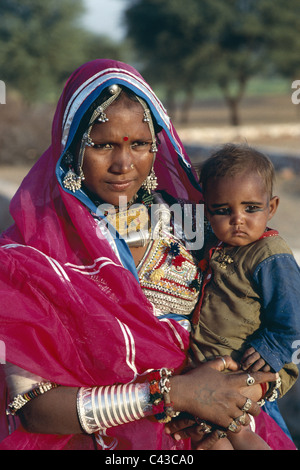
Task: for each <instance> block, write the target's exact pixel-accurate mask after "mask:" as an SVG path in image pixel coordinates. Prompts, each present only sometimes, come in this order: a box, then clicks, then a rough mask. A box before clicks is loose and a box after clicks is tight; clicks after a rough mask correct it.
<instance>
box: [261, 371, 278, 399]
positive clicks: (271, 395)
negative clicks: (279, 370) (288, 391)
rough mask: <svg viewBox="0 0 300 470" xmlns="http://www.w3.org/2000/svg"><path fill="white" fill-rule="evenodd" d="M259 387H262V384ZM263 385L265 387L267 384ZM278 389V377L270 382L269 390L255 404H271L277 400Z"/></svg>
mask: <svg viewBox="0 0 300 470" xmlns="http://www.w3.org/2000/svg"><path fill="white" fill-rule="evenodd" d="M261 385H264V384H261ZM265 385H267V384H265ZM280 387H281V378H280V376H279V375H278V377H277V379H276V381H275V382H272V384H270V387H269V389H267V390H266V393H265V394H264V395H263V396H262V398H261V400H259V401H258V402H257V403H258V405H259V406H263V405H264V404H265V402H266V401H270V402H273V401H275V400H277V398H278V396H279V388H280ZM262 390H263V387H262Z"/></svg>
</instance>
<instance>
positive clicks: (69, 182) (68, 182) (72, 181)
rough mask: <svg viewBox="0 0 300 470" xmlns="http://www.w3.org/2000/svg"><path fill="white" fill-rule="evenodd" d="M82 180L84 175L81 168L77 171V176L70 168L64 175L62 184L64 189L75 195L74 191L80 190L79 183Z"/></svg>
mask: <svg viewBox="0 0 300 470" xmlns="http://www.w3.org/2000/svg"><path fill="white" fill-rule="evenodd" d="M83 180H84V174H83V171H82V169H81V168H80V171H79V175H76V173H75V171H74V170H73V169H72V168H70V170H69V171H68V172H67V173H66V175H65V177H64V179H63V182H62V183H63V186H64V187H65V188H66V189H68V190H69V191H72V192H73V193H75V191H77V190H78V189H80V188H81V182H82V181H83Z"/></svg>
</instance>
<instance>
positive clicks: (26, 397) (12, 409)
mask: <svg viewBox="0 0 300 470" xmlns="http://www.w3.org/2000/svg"><path fill="white" fill-rule="evenodd" d="M56 387H59V385H58V384H56V383H53V382H40V383H38V384H37V386H36V387H35V388H33V389H32V390H30V391H29V392H26V393H23V395H17V396H16V397H15V398H14V399H13V401H12V402H11V403H9V405H8V408H7V410H6V414H7V415H13V416H14V415H15V414H16V413H17V412H18V411H19V410H20V409H21V408H23V406H25V405H26V403H28V402H29V401H31V400H33V399H34V398H36V397H38V396H39V395H43V394H44V393H45V392H48V391H49V390H51V389H52V388H56Z"/></svg>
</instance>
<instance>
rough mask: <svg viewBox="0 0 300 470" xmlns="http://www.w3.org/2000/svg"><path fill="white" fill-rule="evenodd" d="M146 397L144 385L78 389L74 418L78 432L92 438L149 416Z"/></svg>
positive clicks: (147, 392) (146, 391)
mask: <svg viewBox="0 0 300 470" xmlns="http://www.w3.org/2000/svg"><path fill="white" fill-rule="evenodd" d="M149 395H150V393H149V384H147V383H144V384H140V383H138V384H131V383H129V384H119V385H107V386H103V387H80V388H79V390H78V393H77V415H78V419H79V422H80V425H81V428H82V430H83V431H84V432H85V433H86V434H93V433H95V432H98V431H100V430H105V429H108V428H111V427H114V426H119V425H122V424H126V423H129V422H131V421H136V420H139V419H141V418H144V417H145V416H148V415H149V414H151V412H152V407H151V406H149Z"/></svg>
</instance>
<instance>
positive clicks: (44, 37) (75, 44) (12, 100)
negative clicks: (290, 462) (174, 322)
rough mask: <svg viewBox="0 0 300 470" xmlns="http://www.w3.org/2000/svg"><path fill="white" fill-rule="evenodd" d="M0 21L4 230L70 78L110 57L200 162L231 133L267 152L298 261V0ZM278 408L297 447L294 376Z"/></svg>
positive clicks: (102, 10) (92, 8)
mask: <svg viewBox="0 0 300 470" xmlns="http://www.w3.org/2000/svg"><path fill="white" fill-rule="evenodd" d="M0 18H1V22H0V85H1V87H0V231H2V230H4V229H5V228H6V227H7V226H9V224H10V223H11V222H12V220H11V218H10V215H9V209H8V206H9V201H10V199H11V197H12V196H13V194H14V193H15V191H16V189H17V187H18V185H19V184H20V182H21V181H22V179H23V177H24V176H25V175H26V173H27V172H28V170H29V169H30V168H31V167H32V165H33V164H34V163H35V161H36V160H37V159H38V158H39V156H40V155H41V154H42V153H43V151H44V150H45V149H46V148H47V147H48V146H49V144H50V141H51V122H52V118H53V114H54V111H55V105H56V103H57V101H58V98H59V96H60V93H61V91H62V87H63V86H64V83H65V81H66V79H67V77H68V76H69V75H70V73H71V72H72V71H73V70H74V69H75V68H76V67H78V66H79V65H81V64H82V63H84V62H87V61H89V60H92V59H96V58H101V57H105V58H113V59H118V60H121V61H124V62H128V63H130V64H132V65H133V66H134V67H136V68H137V69H138V70H139V71H140V72H141V73H142V75H144V77H145V78H146V80H147V81H149V83H150V84H151V86H152V88H153V89H154V90H155V92H156V93H157V95H158V96H159V98H160V99H161V100H162V101H163V103H164V104H165V106H166V108H167V110H168V112H169V114H170V116H171V118H172V119H173V121H174V123H175V126H176V129H177V131H178V133H179V135H180V137H181V139H182V141H183V142H184V144H185V146H186V149H187V150H188V153H189V155H190V157H191V160H192V162H193V164H194V165H195V166H197V165H198V164H199V163H200V162H201V160H203V159H204V158H206V157H207V155H208V154H209V153H210V152H211V151H212V149H213V148H214V147H216V146H218V145H220V144H222V143H225V142H229V141H231V142H248V143H249V144H253V145H255V146H257V147H259V148H261V149H262V150H264V151H265V152H266V153H267V154H268V155H269V156H270V158H271V159H272V160H273V162H274V164H275V168H276V173H277V184H276V194H277V195H279V196H280V198H281V204H280V207H279V211H278V213H277V215H276V216H275V217H274V219H272V227H274V228H277V229H278V230H279V231H280V233H281V235H282V236H283V237H284V238H285V239H286V240H287V242H288V243H289V244H290V246H291V248H292V249H293V251H294V254H295V257H296V259H297V261H298V262H299V263H300V238H299V235H298V234H299V229H300V211H299V201H300V178H299V174H300V147H299V144H300V125H299V121H300V54H299V51H300V0H290V1H289V2H286V0H276V1H274V0H259V1H258V0H226V1H225V0H214V1H213V2H212V1H209V0H186V1H185V2H183V1H182V0H107V1H106V0H47V1H44V0H0ZM299 314H300V313H299ZM296 357H297V358H298V359H299V361H300V353H299V354H298V355H297V354H296ZM280 407H281V409H282V413H283V414H284V417H285V419H286V421H287V423H288V426H289V428H290V431H291V433H292V435H293V438H294V440H295V442H296V444H297V445H298V446H300V386H299V383H298V384H297V385H296V386H295V387H294V388H293V389H292V390H291V391H290V392H289V393H288V394H287V396H286V397H285V398H283V399H282V400H281V401H280Z"/></svg>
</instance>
